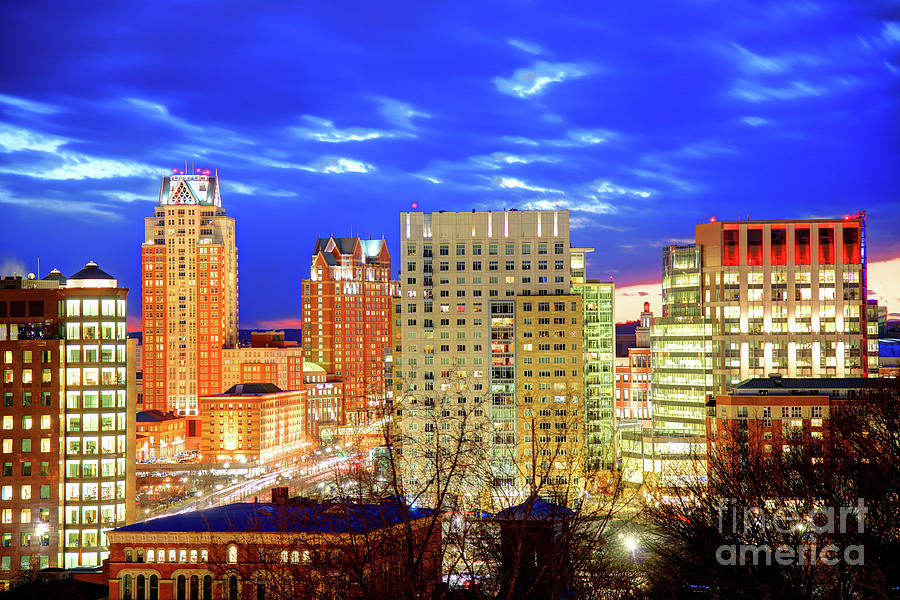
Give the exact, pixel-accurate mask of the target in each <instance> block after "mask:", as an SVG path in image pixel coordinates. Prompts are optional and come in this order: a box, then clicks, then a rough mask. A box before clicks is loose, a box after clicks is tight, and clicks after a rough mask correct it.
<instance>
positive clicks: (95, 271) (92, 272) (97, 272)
mask: <svg viewBox="0 0 900 600" xmlns="http://www.w3.org/2000/svg"><path fill="white" fill-rule="evenodd" d="M69 279H115V277H113V276H112V275H110V274H109V273H107V272H105V271H103V270H101V269H100V267H98V266H97V263H95V262H94V261H90V262H89V263H88V264H86V265H84V268H83V269H82V270H80V271H78V272H77V273H75V274H74V275H72V276H71V277H69Z"/></svg>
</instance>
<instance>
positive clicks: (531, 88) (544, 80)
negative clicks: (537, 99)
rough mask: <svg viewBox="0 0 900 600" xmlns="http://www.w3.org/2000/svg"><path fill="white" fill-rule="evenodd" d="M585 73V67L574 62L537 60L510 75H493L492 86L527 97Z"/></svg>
mask: <svg viewBox="0 0 900 600" xmlns="http://www.w3.org/2000/svg"><path fill="white" fill-rule="evenodd" d="M585 75H587V69H586V68H585V67H582V66H581V65H578V64H575V63H551V62H546V61H538V62H536V63H535V64H534V66H532V67H528V68H522V69H516V70H515V71H514V72H513V74H512V76H511V77H508V78H504V77H495V78H494V86H495V87H496V88H497V91H499V92H501V93H504V94H509V95H510V96H515V97H517V98H527V97H529V96H534V95H536V94H540V93H542V92H543V91H545V90H546V89H547V86H549V85H550V84H552V83H560V82H562V81H565V80H567V79H577V78H579V77H584V76H585Z"/></svg>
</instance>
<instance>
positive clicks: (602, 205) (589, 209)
mask: <svg viewBox="0 0 900 600" xmlns="http://www.w3.org/2000/svg"><path fill="white" fill-rule="evenodd" d="M522 209H523V210H571V211H574V212H581V213H588V214H592V215H608V214H611V213H615V212H617V209H616V207H615V206H613V205H612V204H610V203H608V202H604V201H603V200H601V199H600V198H598V197H597V196H595V195H592V194H588V195H586V196H584V197H581V198H559V199H558V200H546V199H535V200H529V201H528V202H525V203H524V204H523V205H522ZM588 223H591V221H589V220H587V219H583V220H582V221H581V222H580V223H579V225H580V226H586V225H587V224H588ZM591 224H593V223H591Z"/></svg>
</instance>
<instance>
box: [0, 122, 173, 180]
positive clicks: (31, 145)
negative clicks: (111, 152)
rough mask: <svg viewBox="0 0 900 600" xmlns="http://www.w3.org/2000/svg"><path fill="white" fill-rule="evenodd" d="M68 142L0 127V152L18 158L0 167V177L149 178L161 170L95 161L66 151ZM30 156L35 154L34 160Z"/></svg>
mask: <svg viewBox="0 0 900 600" xmlns="http://www.w3.org/2000/svg"><path fill="white" fill-rule="evenodd" d="M71 141H73V140H70V139H68V138H61V137H56V136H52V135H47V134H43V133H39V132H36V131H31V130H28V129H22V128H20V127H15V126H12V125H9V124H7V123H0V152H2V153H4V154H17V155H18V156H16V157H14V158H13V159H12V160H9V161H7V162H6V164H5V165H3V166H2V167H0V173H11V174H13V175H22V176H24V177H31V178H34V179H46V180H69V179H111V178H117V177H153V176H156V175H158V174H159V173H160V172H161V169H158V168H156V167H153V166H150V165H147V164H144V163H139V162H135V161H119V160H115V159H108V158H98V157H95V156H90V155H88V154H83V153H81V152H75V151H71V150H67V149H66V148H65V146H66V145H67V144H68V143H69V142H71ZM19 153H22V154H19ZM31 153H38V156H37V157H35V156H34V155H33V154H31Z"/></svg>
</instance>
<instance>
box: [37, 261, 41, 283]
mask: <svg viewBox="0 0 900 600" xmlns="http://www.w3.org/2000/svg"><path fill="white" fill-rule="evenodd" d="M37 278H38V279H40V278H41V257H40V256H38V271H37Z"/></svg>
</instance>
